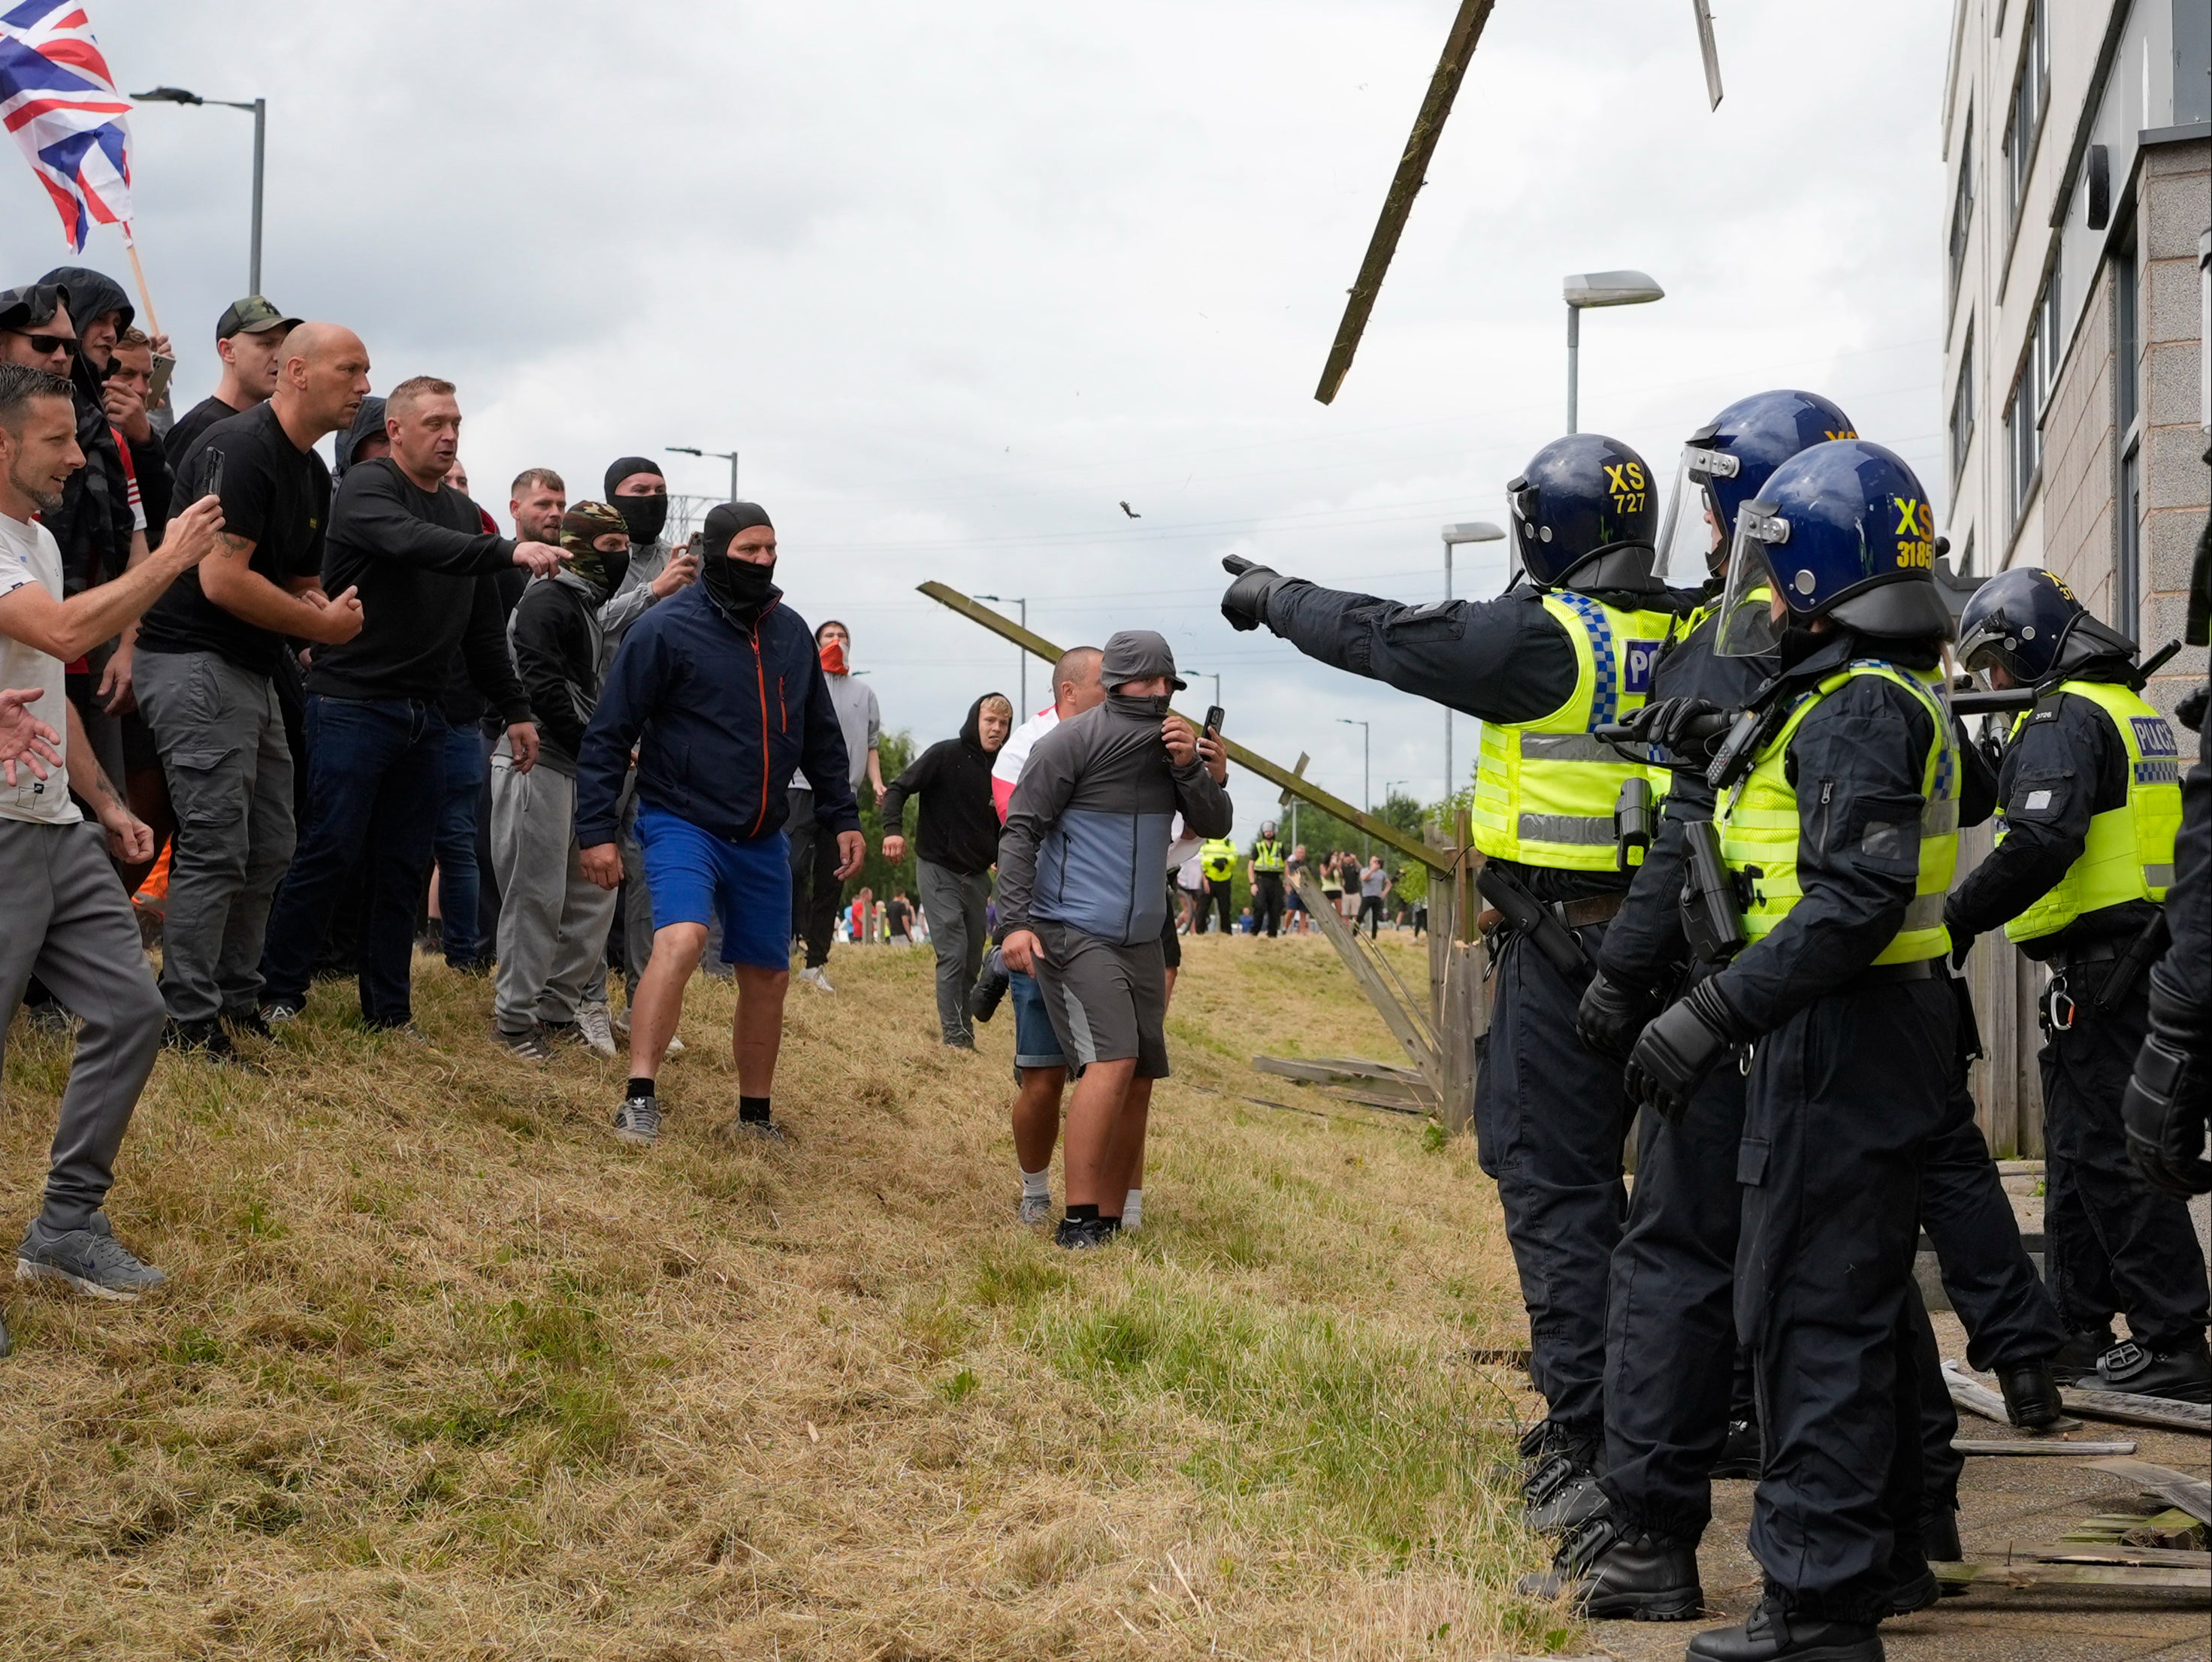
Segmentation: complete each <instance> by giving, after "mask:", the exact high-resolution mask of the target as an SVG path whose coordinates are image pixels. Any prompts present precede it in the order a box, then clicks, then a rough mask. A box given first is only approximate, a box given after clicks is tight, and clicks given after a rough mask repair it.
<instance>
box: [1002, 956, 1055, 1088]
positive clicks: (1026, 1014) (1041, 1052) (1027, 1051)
mask: <svg viewBox="0 0 2212 1662" xmlns="http://www.w3.org/2000/svg"><path fill="white" fill-rule="evenodd" d="M1007 974H1008V975H1009V977H1010V978H1011V979H1012V982H1013V999H1014V1070H1015V1074H1016V1077H1017V1083H1018V1080H1019V1075H1020V1071H1021V1070H1022V1069H1024V1068H1064V1067H1066V1065H1067V1058H1066V1054H1065V1053H1063V1052H1062V1051H1061V1050H1060V1035H1059V1034H1056V1033H1054V1031H1053V1030H1052V1017H1051V1016H1049V1015H1048V1014H1047V1013H1046V1011H1045V1007H1044V989H1043V988H1042V987H1040V986H1038V985H1037V984H1036V976H1034V975H1024V974H1022V973H1021V972H1020V971H1019V970H1010V971H1008V972H1007Z"/></svg>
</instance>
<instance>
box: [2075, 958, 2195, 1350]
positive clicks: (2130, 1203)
mask: <svg viewBox="0 0 2212 1662" xmlns="http://www.w3.org/2000/svg"><path fill="white" fill-rule="evenodd" d="M2111 972H2112V965H2111V964H2109V963H2094V964H2080V965H2075V966H2074V967H2071V968H2069V970H2068V971H2067V972H2066V977H2065V984H2066V990H2067V992H2068V994H2069V996H2070V997H2071V998H2073V1000H2074V1025H2073V1026H2072V1027H2071V1028H2066V1029H2064V1030H2063V1031H2062V1030H2058V1029H2054V1028H2046V1029H2045V1036H2044V1046H2043V1051H2042V1053H2041V1055H2040V1057H2039V1060H2040V1062H2041V1063H2042V1065H2043V1155H2044V1175H2045V1185H2044V1203H2043V1228H2044V1238H2045V1252H2046V1257H2045V1262H2046V1263H2047V1264H2048V1265H2050V1280H2051V1293H2052V1295H2053V1296H2055V1297H2056V1298H2057V1301H2058V1310H2059V1314H2060V1316H2061V1317H2062V1318H2063V1319H2064V1321H2065V1323H2066V1325H2067V1326H2068V1327H2069V1329H2070V1330H2072V1331H2074V1332H2076V1333H2081V1334H2088V1335H2092V1336H2100V1337H2109V1335H2110V1334H2111V1332H2112V1313H2113V1312H2114V1311H2120V1312H2123V1313H2125V1314H2126V1316H2127V1319H2128V1331H2129V1332H2130V1334H2131V1335H2132V1336H2133V1337H2134V1338H2135V1340H2136V1343H2137V1344H2142V1345H2143V1346H2144V1347H2145V1348H2146V1349H2148V1350H2160V1349H2163V1348H2165V1347H2166V1346H2167V1345H2169V1344H2173V1343H2175V1342H2177V1341H2180V1340H2184V1339H2190V1340H2193V1339H2197V1338H2199V1337H2203V1332H2204V1327H2205V1322H2206V1319H2207V1316H2208V1311H2207V1308H2206V1305H2207V1295H2206V1288H2205V1279H2204V1254H2203V1250H2202V1249H2201V1248H2200V1247H2199V1246H2197V1232H2196V1230H2195V1229H2194V1228H2191V1224H2190V1221H2189V1208H2188V1206H2187V1205H2186V1204H2185V1203H2183V1202H2181V1201H2179V1200H2176V1199H2173V1198H2171V1197H2169V1196H2166V1195H2162V1194H2160V1193H2159V1192H2156V1191H2155V1190H2154V1189H2152V1188H2151V1187H2150V1186H2148V1184H2146V1183H2145V1182H2144V1181H2143V1180H2142V1178H2141V1177H2140V1176H2138V1175H2137V1174H2136V1169H2135V1167H2134V1165H2133V1164H2132V1162H2130V1160H2129V1158H2128V1149H2127V1133H2126V1131H2125V1130H2124V1127H2123V1126H2122V1125H2121V1123H2120V1094H2121V1092H2122V1091H2124V1090H2125V1089H2127V1083H2128V1076H2129V1074H2130V1072H2131V1071H2133V1070H2134V1068H2135V1060H2136V1051H2137V1050H2138V1049H2140V1048H2141V1047H2142V1041H2143V1035H2144V1034H2145V1032H2146V1031H2147V1030H2148V1026H2149V1021H2150V1016H2149V1003H2148V1001H2149V996H2150V995H2149V989H2148V986H2147V985H2146V984H2145V983H2144V982H2142V981H2138V982H2137V983H2136V986H2135V988H2134V989H2133V990H2132V992H2130V994H2129V995H2128V996H2127V997H2126V998H2123V999H2121V1000H2120V1003H2119V1008H2118V1009H2117V1010H2112V1011H2111V1012H2110V1013H2106V1012H2104V1011H2101V1010H2098V1009H2097V1008H2096V1007H2095V1005H2096V998H2097V995H2098V993H2099V992H2101V991H2103V989H2104V985H2105V980H2106V976H2107V975H2109V974H2111Z"/></svg>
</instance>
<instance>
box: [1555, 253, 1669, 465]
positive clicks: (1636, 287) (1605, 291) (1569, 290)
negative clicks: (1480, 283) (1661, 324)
mask: <svg viewBox="0 0 2212 1662" xmlns="http://www.w3.org/2000/svg"><path fill="white" fill-rule="evenodd" d="M1560 288H1562V289H1563V290H1564V291H1565V296H1566V301H1567V431H1568V432H1570V433H1578V432H1580V431H1581V430H1582V429H1581V428H1578V427H1577V426H1576V425H1575V416H1576V409H1575V403H1576V393H1577V389H1576V372H1577V360H1578V359H1579V358H1580V357H1581V355H1582V349H1583V311H1584V309H1585V308H1587V307H1589V306H1643V305H1644V304H1646V303H1647V302H1649V301H1651V300H1664V299H1666V298H1667V291H1666V290H1665V289H1663V288H1661V287H1660V286H1659V285H1658V284H1657V283H1656V282H1652V281H1651V279H1650V277H1648V276H1644V273H1643V272H1641V271H1584V272H1583V273H1581V274H1580V275H1578V276H1571V277H1569V278H1567V279H1566V280H1565V282H1563V283H1561V284H1560Z"/></svg>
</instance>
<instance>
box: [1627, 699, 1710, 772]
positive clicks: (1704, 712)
mask: <svg viewBox="0 0 2212 1662" xmlns="http://www.w3.org/2000/svg"><path fill="white" fill-rule="evenodd" d="M1726 715H1727V712H1726V711H1724V710H1723V709H1722V708H1721V707H1720V706H1719V705H1717V704H1716V703H1714V702H1713V701H1711V699H1709V698H1662V699H1661V700H1660V701H1658V702H1657V703H1656V704H1647V705H1645V706H1644V707H1643V708H1642V709H1640V710H1638V712H1637V713H1635V714H1634V715H1632V716H1631V717H1630V718H1629V719H1628V727H1629V731H1630V732H1632V734H1633V735H1634V736H1635V739H1636V742H1637V743H1639V744H1656V745H1658V746H1659V747H1660V748H1661V749H1665V750H1668V751H1670V752H1672V753H1673V754H1674V756H1675V758H1676V759H1677V760H1678V761H1711V760H1712V755H1713V750H1714V748H1715V747H1716V746H1717V744H1718V743H1720V741H1721V740H1722V739H1723V738H1724V737H1727V735H1728V723H1727V721H1726V720H1725V719H1719V720H1705V721H1704V722H1703V726H1704V728H1705V731H1699V732H1696V733H1692V731H1691V727H1692V724H1693V723H1698V722H1699V721H1700V720H1701V719H1703V718H1706V717H1720V718H1725V716H1726Z"/></svg>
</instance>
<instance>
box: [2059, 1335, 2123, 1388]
mask: <svg viewBox="0 0 2212 1662" xmlns="http://www.w3.org/2000/svg"><path fill="white" fill-rule="evenodd" d="M2111 1349H2112V1329H2111V1328H2109V1327H2107V1328H2106V1329H2105V1330H2104V1331H2102V1332H2098V1333H2069V1334H2068V1335H2067V1337H2066V1343H2065V1344H2062V1345H2060V1346H2059V1347H2058V1354H2057V1356H2053V1357H2052V1358H2051V1378H2053V1379H2055V1380H2057V1381H2058V1383H2059V1384H2061V1385H2080V1384H2081V1383H2082V1382H2083V1381H2084V1380H2087V1379H2088V1378H2089V1376H2090V1375H2092V1374H2094V1373H2095V1372H2096V1371H2097V1363H2098V1362H2099V1360H2100V1358H2101V1357H2102V1356H2104V1354H2105V1353H2106V1351H2107V1350H2111Z"/></svg>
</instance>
